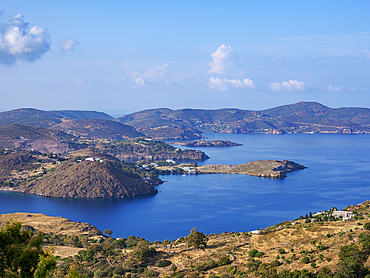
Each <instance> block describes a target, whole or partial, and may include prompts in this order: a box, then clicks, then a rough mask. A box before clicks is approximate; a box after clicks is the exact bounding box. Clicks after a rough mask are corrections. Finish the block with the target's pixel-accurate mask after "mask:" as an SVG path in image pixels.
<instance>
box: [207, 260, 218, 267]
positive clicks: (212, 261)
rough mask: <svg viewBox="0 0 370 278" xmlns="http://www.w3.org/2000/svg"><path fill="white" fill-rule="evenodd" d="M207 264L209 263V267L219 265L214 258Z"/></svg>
mask: <svg viewBox="0 0 370 278" xmlns="http://www.w3.org/2000/svg"><path fill="white" fill-rule="evenodd" d="M207 265H208V267H209V268H214V267H216V266H217V264H216V262H215V261H214V260H209V261H208V262H207Z"/></svg>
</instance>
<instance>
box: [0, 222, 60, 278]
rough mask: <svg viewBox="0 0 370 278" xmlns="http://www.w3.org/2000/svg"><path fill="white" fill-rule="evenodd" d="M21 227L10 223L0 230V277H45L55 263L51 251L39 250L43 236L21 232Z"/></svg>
mask: <svg viewBox="0 0 370 278" xmlns="http://www.w3.org/2000/svg"><path fill="white" fill-rule="evenodd" d="M21 227H22V225H21V223H19V222H13V221H11V222H10V223H9V224H7V225H6V226H5V227H4V228H2V229H0V277H5V276H8V277H34V275H35V277H38V278H41V277H45V276H46V274H47V273H48V272H49V271H50V270H52V269H53V268H54V267H55V266H56V262H55V259H54V257H53V256H52V254H51V251H49V252H44V251H43V250H42V248H41V245H42V242H43V238H44V235H43V234H42V233H38V234H34V232H33V231H31V230H28V231H23V232H21Z"/></svg>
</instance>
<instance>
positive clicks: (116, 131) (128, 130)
mask: <svg viewBox="0 0 370 278" xmlns="http://www.w3.org/2000/svg"><path fill="white" fill-rule="evenodd" d="M50 128H51V129H55V130H61V131H64V132H66V133H68V134H72V135H74V136H78V137H81V138H85V139H92V140H93V139H107V140H125V139H133V138H137V137H143V136H145V135H144V134H143V133H140V132H137V131H136V130H135V129H134V128H133V127H132V126H129V125H125V124H121V123H118V122H114V121H111V120H95V119H80V120H70V119H62V120H61V121H60V122H59V123H55V124H53V125H51V126H50Z"/></svg>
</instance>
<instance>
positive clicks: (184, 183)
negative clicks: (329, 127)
mask: <svg viewBox="0 0 370 278" xmlns="http://www.w3.org/2000/svg"><path fill="white" fill-rule="evenodd" d="M205 136H207V137H208V139H209V140H211V139H214V140H215V139H222V140H230V141H233V142H237V143H242V144H243V146H240V147H226V148H199V149H200V150H202V151H204V152H206V153H207V154H208V155H209V156H210V157H211V158H210V159H208V160H206V161H202V162H199V163H200V164H241V163H245V162H248V161H251V160H260V159H279V160H283V159H289V160H293V161H295V162H298V163H301V164H303V165H305V166H307V167H308V168H307V169H305V170H299V171H295V172H293V173H290V174H288V177H287V178H286V179H283V180H273V179H261V178H258V177H251V176H246V175H229V174H213V175H191V176H185V177H184V176H181V175H173V176H162V177H161V178H162V179H163V180H164V181H166V182H165V183H163V184H161V185H159V186H158V187H157V188H158V190H159V193H158V194H157V195H155V196H147V197H139V198H132V199H126V200H123V199H119V200H115V199H98V200H89V199H83V200H81V199H59V198H45V197H39V196H33V195H24V194H15V193H10V192H1V193H0V213H11V212H35V213H36V212H37V213H44V214H47V215H51V216H63V217H66V218H69V219H71V220H73V221H80V222H88V223H90V224H93V225H95V226H96V227H97V228H99V229H101V230H103V231H104V230H105V229H108V228H109V229H111V230H112V231H113V232H114V233H113V236H116V237H122V236H124V237H127V236H129V235H137V236H140V237H144V238H146V239H148V240H164V239H176V238H178V237H180V236H185V235H187V234H188V233H189V231H190V230H191V229H192V228H194V227H198V230H200V231H202V232H204V233H207V234H210V233H221V232H224V231H250V230H254V229H256V228H262V227H266V226H270V225H273V224H275V223H277V222H281V221H284V220H287V219H288V220H289V219H294V218H297V217H299V216H300V215H306V214H307V213H309V212H316V211H319V210H324V209H329V208H331V207H333V206H335V207H338V208H339V209H341V208H344V207H346V206H347V205H348V204H358V203H360V202H363V201H365V200H367V199H369V194H370V136H368V135H340V134H287V135H266V134H205Z"/></svg>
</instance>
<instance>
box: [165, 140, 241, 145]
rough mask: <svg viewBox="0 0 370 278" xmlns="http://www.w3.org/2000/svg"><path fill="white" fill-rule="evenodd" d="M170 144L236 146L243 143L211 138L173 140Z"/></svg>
mask: <svg viewBox="0 0 370 278" xmlns="http://www.w3.org/2000/svg"><path fill="white" fill-rule="evenodd" d="M170 144H174V145H181V146H186V147H234V146H242V144H238V143H234V142H231V141H224V140H211V141H205V140H200V141H189V142H172V143H170Z"/></svg>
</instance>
